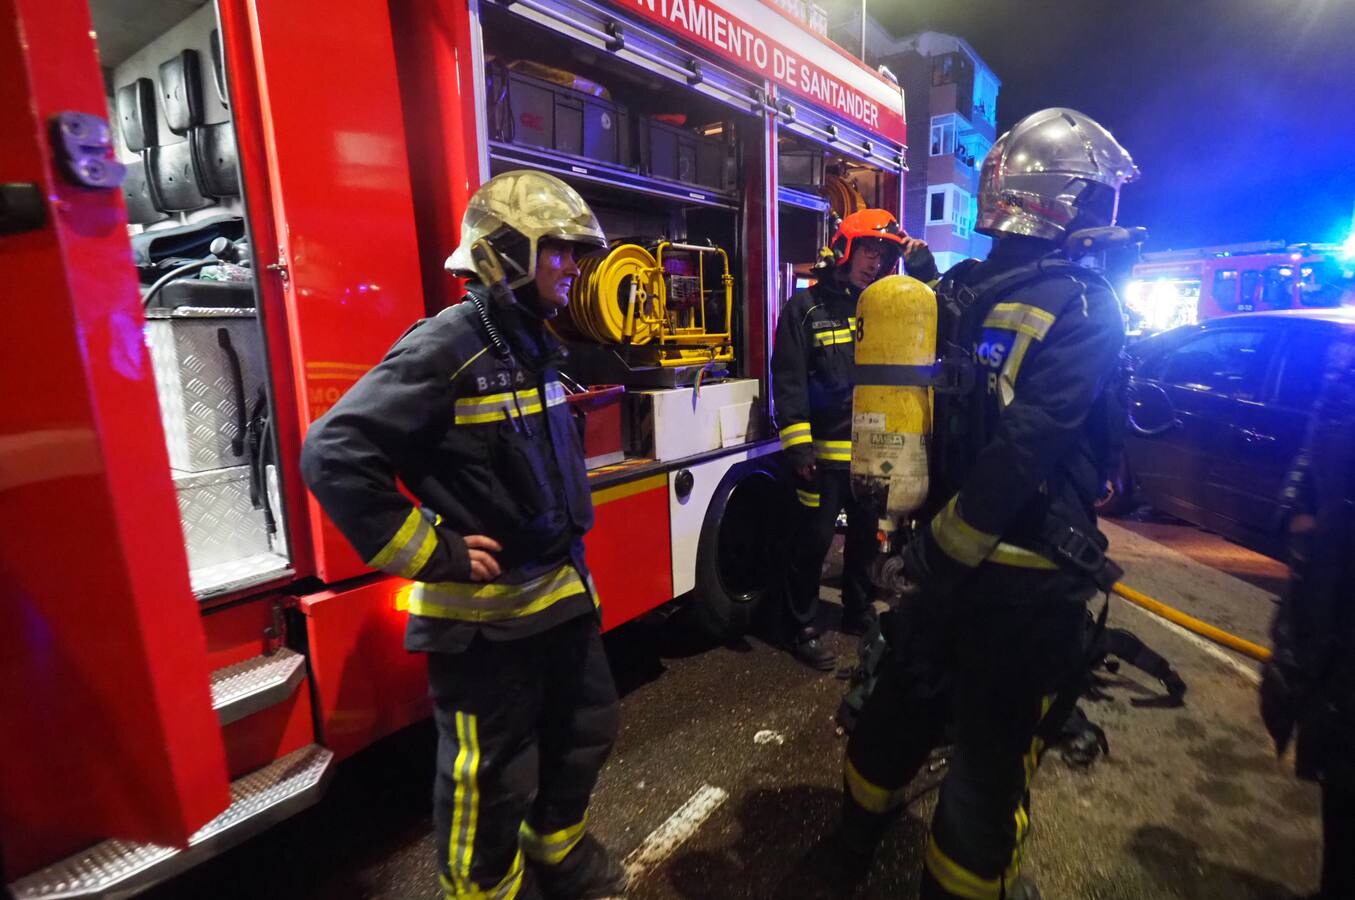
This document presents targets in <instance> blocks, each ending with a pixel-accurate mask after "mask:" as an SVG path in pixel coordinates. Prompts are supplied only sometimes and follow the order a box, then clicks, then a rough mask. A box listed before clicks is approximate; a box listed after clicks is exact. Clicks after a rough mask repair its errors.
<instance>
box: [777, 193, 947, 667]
mask: <svg viewBox="0 0 1355 900" xmlns="http://www.w3.org/2000/svg"><path fill="white" fill-rule="evenodd" d="M915 246H916V247H921V248H923V249H924V250H925V245H923V244H922V243H921V242H920V241H910V240H909V239H908V238H907V237H905V235H904V233H903V230H902V229H901V228H900V227H899V223H898V222H897V221H896V220H895V219H894V217H893V216H892V215H890V214H889V213H888V212H886V211H885V210H882V209H866V210H862V211H860V212H855V213H852V214H851V215H849V216H847V217H846V218H845V219H843V220H842V221H841V223H840V224H839V225H838V228H837V231H836V233H835V234H834V235H833V239H832V242H831V245H830V246H829V248H828V251H827V252H826V253H825V255H824V258H823V260H822V261H821V264H820V265H819V267H818V268H817V269H816V270H815V273H816V274H817V275H818V281H817V282H816V283H815V284H814V285H813V286H812V287H810V288H808V289H806V290H803V291H801V292H799V293H797V294H796V295H795V296H793V297H791V298H790V300H788V301H787V302H786V305H785V307H784V308H783V309H782V310H781V313H780V319H779V321H778V324H777V326H776V346H775V351H774V352H773V354H772V396H773V399H774V401H775V403H776V422H777V425H778V427H779V428H780V436H781V446H782V448H783V449H784V450H785V453H786V456H787V458H788V461H789V463H790V468H791V470H792V475H793V478H794V480H795V494H796V498H797V499H798V500H799V507H798V509H799V518H798V520H797V521H796V522H795V524H794V529H795V531H794V536H793V537H792V539H791V547H790V565H789V584H788V589H787V592H786V601H785V623H784V627H785V629H786V631H787V638H788V642H789V645H790V648H791V650H792V652H793V653H794V654H795V656H796V657H797V658H798V659H800V660H801V661H803V662H805V663H806V664H808V665H810V666H812V667H814V668H816V669H820V670H823V671H829V670H831V669H832V668H833V667H834V665H835V662H836V660H835V657H834V655H833V652H832V651H831V650H830V649H828V647H827V646H825V645H824V644H823V642H822V641H821V640H820V635H819V632H818V630H817V629H816V627H815V621H816V618H817V613H818V601H819V573H820V570H821V569H822V568H823V560H824V557H825V556H826V555H827V554H828V548H829V545H830V544H831V543H832V540H833V533H834V528H835V525H836V523H837V517H838V513H839V512H841V511H842V510H843V509H844V508H845V509H846V511H847V539H846V547H845V554H844V569H843V574H842V606H843V616H842V630H843V631H845V632H847V633H848V634H862V633H864V632H865V631H866V630H867V629H868V628H869V626H870V625H871V623H872V622H873V621H874V618H875V611H874V609H873V608H872V607H871V598H872V594H873V589H872V587H871V582H870V573H869V567H870V562H871V559H872V558H873V557H874V555H875V549H876V544H875V532H876V521H875V518H874V517H873V516H872V515H871V514H870V513H869V511H867V510H864V509H862V508H861V507H860V506H859V505H858V504H857V503H856V501H855V500H853V499H852V495H851V490H850V488H849V486H848V473H847V469H848V466H849V464H850V463H851V458H852V442H851V437H852V363H853V352H852V349H853V348H852V344H853V332H854V329H855V327H856V300H857V298H858V297H859V296H860V295H861V291H863V290H865V289H866V288H867V287H869V286H870V285H871V284H872V283H873V282H874V281H876V280H877V279H879V278H881V277H883V276H885V275H889V274H891V273H893V272H894V271H895V268H896V267H897V265H898V261H899V257H900V255H903V254H905V253H907V251H908V250H909V249H910V248H912V247H915ZM930 258H931V257H930V254H927V262H928V264H929V265H931V272H932V276H933V277H934V274H935V264H934V263H931V262H930ZM909 265H910V274H914V273H913V272H912V271H911V262H910V263H909ZM919 277H924V276H922V275H920V276H919ZM924 280H925V277H924Z"/></svg>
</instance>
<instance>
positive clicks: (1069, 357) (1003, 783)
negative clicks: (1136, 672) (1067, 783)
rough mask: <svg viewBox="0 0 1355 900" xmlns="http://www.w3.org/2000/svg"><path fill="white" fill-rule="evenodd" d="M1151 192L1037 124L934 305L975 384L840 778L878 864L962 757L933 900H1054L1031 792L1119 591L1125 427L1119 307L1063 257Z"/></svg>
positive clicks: (950, 424) (1066, 119) (1124, 168)
mask: <svg viewBox="0 0 1355 900" xmlns="http://www.w3.org/2000/svg"><path fill="white" fill-rule="evenodd" d="M1137 174H1138V170H1137V169H1136V168H1135V166H1134V163H1133V160H1132V159H1131V158H1130V155H1129V153H1128V152H1126V151H1125V149H1124V148H1123V147H1121V146H1120V144H1119V143H1118V142H1117V141H1116V140H1115V139H1114V137H1112V136H1111V134H1110V133H1109V132H1108V131H1106V130H1105V129H1104V128H1103V127H1101V126H1100V125H1099V124H1098V123H1096V122H1095V121H1093V120H1092V119H1090V118H1088V117H1087V116H1085V115H1082V114H1081V113H1078V112H1075V111H1073V110H1069V109H1047V110H1043V111H1041V112H1038V113H1034V114H1032V115H1030V116H1028V117H1026V118H1025V119H1022V120H1021V121H1020V122H1018V123H1017V124H1016V125H1015V126H1014V127H1013V128H1012V130H1011V131H1009V132H1008V133H1006V134H1005V135H1003V136H1002V137H1001V138H1000V139H999V140H998V142H997V144H996V145H995V146H994V147H993V149H992V151H991V152H990V153H989V154H988V156H987V158H986V159H985V160H984V163H983V169H982V173H981V175H980V182H979V221H978V230H979V231H981V232H983V233H985V234H988V235H991V236H992V237H993V238H994V239H995V242H996V243H995V245H994V247H993V251H992V253H991V254H990V255H989V257H988V258H987V259H986V260H984V261H983V262H976V261H974V260H970V261H968V262H966V263H960V264H959V265H958V266H956V267H955V268H954V269H952V270H951V271H949V272H948V273H946V275H945V276H944V277H943V278H942V279H941V281H940V284H939V285H938V287H937V298H938V304H939V311H940V314H941V325H940V331H941V333H940V334H939V335H938V346H939V347H950V348H954V350H953V351H952V352H955V353H958V354H959V357H960V358H959V359H956V360H952V362H956V363H959V364H961V365H963V366H967V367H969V370H970V371H971V372H972V373H973V374H974V375H975V377H974V378H972V379H959V381H960V382H961V384H960V385H959V386H957V387H956V390H955V392H953V393H946V392H943V391H938V393H937V395H936V415H935V421H936V422H937V426H936V429H935V432H934V434H933V442H932V447H931V453H930V454H929V456H930V466H931V484H932V497H931V499H930V501H929V504H928V508H927V509H925V510H924V511H923V513H922V515H921V517H920V520H919V527H918V528H917V531H916V534H915V536H914V537H913V538H912V540H911V541H910V542H909V543H907V545H906V547H905V549H904V550H903V553H902V557H901V559H900V558H896V559H895V560H894V562H897V563H898V565H897V566H896V569H901V570H902V572H903V574H904V576H905V578H904V581H905V582H906V583H907V584H909V585H911V586H912V589H913V591H914V593H913V594H912V595H911V596H909V597H907V598H905V600H904V601H903V603H902V604H901V607H900V614H901V615H900V620H901V622H902V623H903V627H901V628H900V629H899V633H897V634H896V635H895V636H894V646H895V650H896V652H895V654H894V656H896V657H897V661H896V664H894V665H891V666H889V667H887V668H886V669H885V670H884V671H883V672H882V673H881V676H880V680H879V681H878V683H877V685H876V688H875V690H874V692H873V693H872V694H871V696H870V698H869V699H868V700H867V702H866V705H865V707H864V709H863V710H862V713H861V717H860V720H859V721H858V723H857V726H856V728H855V730H854V731H853V733H852V736H851V739H850V741H849V743H848V747H847V758H846V765H845V772H844V782H845V784H844V788H845V796H844V807H845V809H844V823H843V837H844V841H845V843H846V844H847V845H848V846H849V847H851V848H854V849H856V850H858V851H860V852H863V853H867V852H869V851H870V850H871V849H873V847H874V845H875V842H876V841H877V839H878V837H879V836H880V834H881V832H882V831H883V829H884V828H885V827H886V825H887V824H888V822H889V821H890V818H891V816H892V815H893V814H895V813H896V812H897V811H898V810H899V808H900V806H901V805H902V802H903V798H904V796H905V787H906V785H907V784H908V782H909V780H910V779H911V778H912V777H913V775H914V774H915V773H916V771H917V770H918V768H919V767H920V766H921V765H922V763H923V762H924V761H925V760H926V759H927V756H928V754H929V752H930V751H931V750H932V749H933V748H934V747H935V746H937V745H939V744H941V743H943V742H944V740H945V739H946V735H947V734H949V735H951V736H953V739H954V741H955V749H954V752H953V754H952V756H951V763H950V769H949V771H948V773H947V775H946V778H945V781H944V783H943V784H942V786H941V793H940V797H939V800H938V802H937V807H936V811H935V813H934V815H933V818H932V824H931V833H930V837H929V840H928V844H927V849H926V853H925V860H924V864H925V873H924V876H923V890H922V896H923V897H927V898H937V897H964V898H974V900H978V898H990V900H1002V898H1028V897H1034V896H1038V893H1037V892H1036V891H1035V889H1034V887H1033V886H1032V885H1031V884H1030V883H1029V882H1028V881H1027V880H1026V879H1024V878H1022V877H1021V875H1020V863H1021V856H1022V843H1023V841H1024V840H1025V837H1026V833H1027V830H1028V828H1029V823H1030V807H1029V788H1030V780H1031V777H1032V776H1033V775H1034V773H1035V769H1036V767H1037V765H1038V762H1039V757H1040V753H1041V750H1042V748H1043V746H1044V742H1045V740H1046V736H1047V735H1049V734H1051V733H1052V731H1053V730H1054V729H1056V728H1057V727H1058V726H1059V725H1060V724H1061V721H1060V720H1061V719H1063V718H1066V715H1067V712H1068V711H1069V710H1070V709H1071V707H1072V705H1073V702H1075V700H1076V696H1077V694H1078V693H1080V690H1081V687H1082V685H1083V684H1084V683H1085V676H1086V670H1087V666H1088V662H1089V661H1088V659H1087V657H1088V654H1089V650H1088V648H1087V646H1086V643H1087V636H1088V629H1087V621H1088V613H1087V609H1086V605H1087V602H1088V600H1089V599H1090V598H1092V597H1093V596H1094V595H1095V594H1096V593H1098V592H1100V591H1107V590H1109V587H1110V584H1111V582H1112V581H1113V580H1114V578H1115V577H1116V575H1117V572H1116V570H1115V567H1114V564H1113V563H1110V562H1109V561H1108V560H1106V558H1105V554H1104V550H1105V547H1106V540H1105V538H1104V536H1103V535H1102V534H1101V533H1100V532H1099V531H1098V530H1097V528H1096V517H1095V513H1094V511H1093V504H1094V502H1095V501H1096V499H1097V497H1098V495H1099V493H1100V491H1101V486H1102V485H1103V484H1104V483H1105V477H1106V471H1105V470H1106V468H1107V467H1108V466H1109V464H1110V462H1111V459H1113V457H1114V446H1113V445H1114V434H1115V433H1116V431H1117V416H1118V421H1119V422H1123V412H1124V409H1123V394H1122V392H1120V391H1119V390H1116V389H1115V388H1114V387H1113V386H1114V385H1116V384H1117V383H1119V380H1120V378H1119V376H1121V375H1122V369H1121V366H1120V364H1119V354H1120V352H1121V348H1122V346H1123V343H1124V326H1123V323H1122V319H1121V315H1120V305H1119V301H1118V300H1117V299H1116V296H1115V293H1114V291H1113V290H1112V289H1111V287H1110V285H1109V284H1108V283H1106V282H1105V281H1104V280H1103V279H1102V278H1101V277H1100V276H1098V275H1097V274H1095V273H1094V272H1092V271H1090V270H1087V269H1083V268H1082V267H1080V266H1077V265H1075V264H1074V263H1072V262H1071V261H1070V260H1069V259H1068V257H1067V255H1066V254H1065V252H1064V249H1063V248H1064V247H1065V246H1066V245H1067V244H1068V243H1069V241H1070V238H1073V237H1074V236H1077V240H1078V241H1082V240H1085V239H1086V237H1087V236H1088V235H1093V234H1103V233H1106V232H1107V231H1109V230H1111V229H1110V226H1112V225H1113V224H1114V221H1115V214H1116V206H1117V203H1118V199H1119V192H1120V188H1121V186H1122V185H1123V184H1125V183H1126V182H1128V181H1130V180H1132V179H1133V178H1134V177H1136V176H1137ZM967 383H972V385H973V387H972V389H967V387H966V385H967ZM1117 410H1118V412H1117ZM900 648H902V649H900Z"/></svg>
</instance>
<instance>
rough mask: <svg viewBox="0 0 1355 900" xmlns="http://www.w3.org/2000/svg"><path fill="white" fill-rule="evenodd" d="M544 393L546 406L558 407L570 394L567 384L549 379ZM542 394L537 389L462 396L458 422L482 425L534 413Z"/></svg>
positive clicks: (458, 408) (536, 410) (458, 410)
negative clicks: (567, 390) (566, 389)
mask: <svg viewBox="0 0 1355 900" xmlns="http://www.w3.org/2000/svg"><path fill="white" fill-rule="evenodd" d="M542 392H543V393H544V395H545V399H546V403H545V405H546V407H551V406H559V405H560V404H561V403H564V402H565V398H566V397H567V396H568V394H567V393H566V392H565V386H564V385H563V384H561V383H560V382H558V381H550V382H547V383H546V385H545V387H544V388H542ZM541 397H542V393H538V392H537V389H536V388H526V389H524V390H521V391H506V392H504V393H501V394H485V395H483V396H479V397H462V398H461V399H459V400H457V401H456V424H457V425H479V424H484V423H486V422H498V421H500V420H502V419H505V418H509V417H517V416H534V415H536V414H538V413H540V412H541V411H542V408H543V407H542V404H541Z"/></svg>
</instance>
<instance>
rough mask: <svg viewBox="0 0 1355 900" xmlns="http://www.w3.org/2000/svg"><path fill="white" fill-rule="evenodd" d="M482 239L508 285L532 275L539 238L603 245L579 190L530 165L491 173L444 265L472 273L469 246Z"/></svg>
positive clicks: (604, 241)
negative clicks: (496, 173) (492, 253)
mask: <svg viewBox="0 0 1355 900" xmlns="http://www.w3.org/2000/svg"><path fill="white" fill-rule="evenodd" d="M481 239H484V240H485V241H486V242H487V243H488V244H489V245H490V246H491V247H492V248H494V252H495V254H496V255H497V256H498V257H499V262H500V263H501V265H502V266H503V269H504V273H505V275H506V277H507V279H508V286H509V287H510V288H516V287H521V286H522V285H524V284H526V283H527V282H529V281H531V280H532V279H533V278H535V277H536V256H537V248H538V245H539V243H540V241H542V240H543V239H544V240H552V239H553V240H557V241H568V242H570V243H574V244H582V245H584V246H585V247H588V248H597V249H603V248H605V247H606V246H607V236H606V235H605V234H603V232H602V226H601V225H599V224H598V220H597V218H596V217H595V216H594V215H593V211H592V210H591V209H589V208H588V204H587V203H585V202H584V199H583V198H582V197H580V196H579V193H578V191H576V190H574V189H573V188H572V187H570V186H569V185H567V184H565V183H564V182H563V181H561V180H560V179H558V178H556V177H555V176H554V175H547V174H546V173H545V172H533V171H531V170H528V169H519V170H517V171H513V172H504V173H503V174H502V175H495V176H494V177H493V178H491V179H489V180H488V181H486V182H485V183H484V184H482V185H481V186H480V189H479V190H477V191H476V192H475V193H474V194H473V195H471V198H470V202H469V203H467V204H466V214H465V215H464V216H463V217H462V219H461V243H460V244H459V245H458V246H457V248H456V250H455V252H453V253H452V255H451V256H449V257H448V258H447V262H446V264H445V265H446V269H447V271H449V272H451V273H452V274H453V275H461V276H466V277H471V278H474V277H476V276H477V275H478V274H479V273H478V272H477V271H476V268H475V263H474V262H473V261H472V259H471V252H470V250H471V247H472V245H474V244H475V243H476V242H477V241H479V240H481Z"/></svg>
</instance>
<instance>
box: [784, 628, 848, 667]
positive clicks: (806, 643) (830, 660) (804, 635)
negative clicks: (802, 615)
mask: <svg viewBox="0 0 1355 900" xmlns="http://www.w3.org/2000/svg"><path fill="white" fill-rule="evenodd" d="M790 652H791V653H793V654H794V655H795V658H796V659H798V660H799V661H800V662H802V663H804V664H805V665H807V666H809V667H810V668H811V669H818V670H819V671H820V672H831V671H833V669H834V668H836V666H837V654H835V653H834V652H833V651H832V650H830V649H828V645H827V644H825V643H824V642H823V636H822V635H821V634H820V633H819V630H818V629H817V628H814V627H813V626H809V627H807V628H801V629H800V630H799V631H797V632H796V633H795V634H794V635H793V636H792V637H791V639H790Z"/></svg>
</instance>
